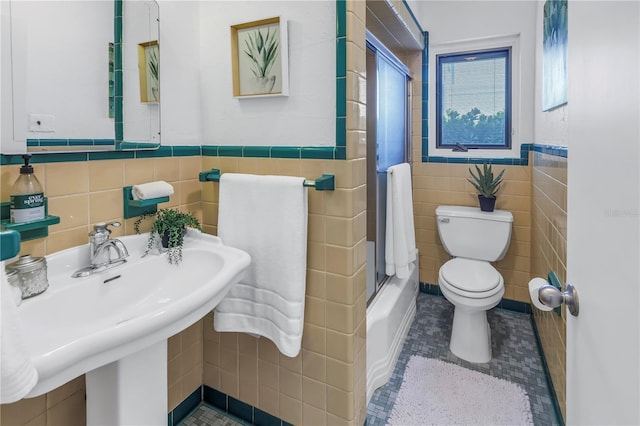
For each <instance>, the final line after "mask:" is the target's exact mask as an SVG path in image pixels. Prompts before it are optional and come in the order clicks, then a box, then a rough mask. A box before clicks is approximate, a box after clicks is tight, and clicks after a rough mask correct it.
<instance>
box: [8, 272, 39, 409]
mask: <svg viewBox="0 0 640 426" xmlns="http://www.w3.org/2000/svg"><path fill="white" fill-rule="evenodd" d="M0 269H1V270H2V271H1V272H0V273H1V277H0V309H1V310H0V321H1V324H0V330H1V331H0V333H2V334H1V335H0V403H2V404H6V403H10V402H15V401H18V400H20V399H22V398H24V397H25V396H26V395H27V393H29V391H30V390H31V389H33V387H34V386H35V385H36V383H37V381H38V372H37V371H36V369H35V367H34V366H33V363H32V362H31V358H30V357H29V353H28V352H27V349H26V347H25V344H24V341H23V340H22V329H21V327H20V321H19V317H18V308H17V307H16V304H15V302H14V299H13V291H12V290H11V288H10V285H9V280H8V279H7V275H6V273H5V271H4V262H0Z"/></svg>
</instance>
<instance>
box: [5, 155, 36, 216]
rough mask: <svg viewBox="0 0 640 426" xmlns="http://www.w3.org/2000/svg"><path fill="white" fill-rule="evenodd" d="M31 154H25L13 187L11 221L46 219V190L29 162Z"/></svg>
mask: <svg viewBox="0 0 640 426" xmlns="http://www.w3.org/2000/svg"><path fill="white" fill-rule="evenodd" d="M30 157H31V155H23V156H22V158H23V159H24V165H23V166H22V167H20V176H19V177H18V179H16V182H15V183H14V184H13V187H12V188H11V206H10V217H11V223H25V222H33V221H34V220H40V219H44V191H43V190H42V185H40V182H39V181H38V178H37V177H36V176H35V175H34V174H33V166H32V165H30V164H29V159H30Z"/></svg>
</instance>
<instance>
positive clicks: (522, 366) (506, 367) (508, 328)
mask: <svg viewBox="0 0 640 426" xmlns="http://www.w3.org/2000/svg"><path fill="white" fill-rule="evenodd" d="M417 304H418V305H417V308H418V309H417V313H416V318H415V320H414V321H413V324H412V326H411V329H410V331H409V335H408V336H407V339H406V341H405V344H404V346H403V349H402V352H401V353H400V356H399V358H398V362H397V364H396V367H395V370H394V372H393V374H392V376H391V380H390V381H389V383H387V384H386V385H385V386H382V387H381V388H379V389H377V390H376V391H375V392H374V394H373V396H372V398H371V401H370V403H369V406H368V407H367V423H366V424H367V426H381V425H386V423H387V418H388V416H389V414H390V413H391V408H392V407H393V403H394V401H395V398H396V396H397V395H398V391H399V390H400V385H401V384H402V375H403V374H404V370H405V367H406V365H407V362H408V361H409V358H410V356H411V355H421V356H424V357H427V358H437V359H441V360H443V361H446V362H451V363H453V364H457V365H461V366H463V367H466V368H469V369H472V370H476V371H480V372H482V373H485V374H489V375H492V376H494V377H499V378H502V379H506V380H510V381H511V382H514V383H517V384H520V385H521V386H523V387H524V389H525V390H526V391H527V394H528V395H529V401H530V402H531V412H532V413H533V420H534V423H535V424H536V425H557V424H559V423H558V421H557V419H556V416H555V413H554V409H553V404H552V401H551V397H550V394H549V389H548V386H547V381H546V378H545V373H544V370H543V367H542V360H541V358H540V354H539V352H538V348H537V346H536V341H535V336H534V332H533V327H532V325H531V319H530V316H529V315H525V314H519V313H515V312H511V311H505V310H501V309H492V310H491V311H489V312H488V315H487V317H488V320H489V324H490V326H491V330H492V345H493V346H492V350H493V359H492V360H491V362H489V363H487V364H472V363H469V362H466V361H463V360H461V359H459V358H457V357H456V356H455V355H453V354H452V353H451V351H450V350H449V336H450V334H451V324H452V321H453V305H451V304H450V303H449V302H447V301H446V300H445V299H444V298H442V297H439V296H432V295H428V294H425V293H419V294H418V299H417ZM423 423H424V419H416V425H418V424H423ZM181 425H182V426H214V425H215V426H238V425H243V423H240V422H238V421H236V420H233V419H231V418H229V417H227V416H225V415H224V414H222V413H220V412H219V411H217V410H215V409H212V408H210V407H208V406H206V405H202V406H201V407H199V408H198V409H197V410H196V411H194V412H193V413H192V414H191V415H190V416H189V417H187V418H186V419H185V420H184V421H183V422H182V423H181Z"/></svg>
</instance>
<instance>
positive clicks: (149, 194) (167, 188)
mask: <svg viewBox="0 0 640 426" xmlns="http://www.w3.org/2000/svg"><path fill="white" fill-rule="evenodd" d="M172 194H173V186H171V184H169V183H167V182H165V181H163V180H159V181H156V182H148V183H142V184H140V185H133V187H132V188H131V196H132V197H133V199H134V200H148V199H150V198H160V197H168V196H169V195H172Z"/></svg>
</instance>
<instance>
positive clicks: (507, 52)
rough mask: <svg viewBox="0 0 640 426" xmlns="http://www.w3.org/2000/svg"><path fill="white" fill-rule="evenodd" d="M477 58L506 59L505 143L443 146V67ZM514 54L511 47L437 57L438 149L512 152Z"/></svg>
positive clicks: (442, 54) (445, 54) (439, 55)
mask: <svg viewBox="0 0 640 426" xmlns="http://www.w3.org/2000/svg"><path fill="white" fill-rule="evenodd" d="M469 56H477V57H478V59H480V60H482V59H494V58H505V59H506V61H505V81H504V83H505V111H504V114H505V117H504V120H505V124H504V127H505V129H504V143H501V144H468V143H459V144H455V145H452V144H443V142H442V124H443V118H444V117H443V111H442V93H443V87H442V74H443V73H442V66H443V65H445V64H450V63H464V60H465V58H466V57H469ZM511 62H512V52H511V46H505V47H497V48H491V49H482V50H471V51H465V52H452V53H441V54H437V55H436V115H435V116H436V148H437V149H460V146H462V147H464V148H466V149H491V150H510V149H511V139H512V138H511V133H512V132H511V129H512V125H511V116H512V106H513V100H512V90H511V84H512V65H511Z"/></svg>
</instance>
